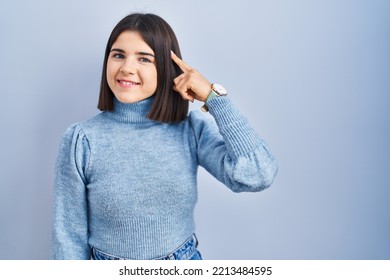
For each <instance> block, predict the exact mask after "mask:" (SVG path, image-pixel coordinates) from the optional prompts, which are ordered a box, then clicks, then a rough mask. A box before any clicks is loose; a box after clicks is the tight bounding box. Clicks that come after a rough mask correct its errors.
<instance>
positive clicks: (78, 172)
mask: <svg viewBox="0 0 390 280" xmlns="http://www.w3.org/2000/svg"><path fill="white" fill-rule="evenodd" d="M89 154H90V151H89V145H88V140H87V138H86V136H85V135H84V133H83V131H82V130H81V128H80V127H79V126H78V125H77V124H74V125H72V126H71V127H69V128H68V129H67V130H66V132H65V134H64V136H63V138H62V142H61V144H60V148H59V154H58V157H57V162H56V167H55V182H54V183H55V184H54V221H53V231H52V254H53V258H54V259H90V248H89V245H88V214H87V209H88V208H87V195H86V176H85V173H86V170H87V167H88V160H89Z"/></svg>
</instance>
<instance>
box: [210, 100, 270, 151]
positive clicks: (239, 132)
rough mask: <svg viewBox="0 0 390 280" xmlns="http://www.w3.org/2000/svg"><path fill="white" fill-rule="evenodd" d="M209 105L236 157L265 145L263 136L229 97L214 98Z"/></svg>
mask: <svg viewBox="0 0 390 280" xmlns="http://www.w3.org/2000/svg"><path fill="white" fill-rule="evenodd" d="M207 107H208V108H209V112H210V114H211V115H212V116H213V117H214V119H215V121H216V122H217V125H218V127H219V129H220V133H221V134H222V136H223V137H224V139H225V141H226V142H227V143H226V144H227V145H228V146H229V147H231V149H232V150H233V153H234V155H235V156H236V157H239V156H242V155H248V154H249V153H252V152H253V151H255V150H257V149H259V148H261V147H262V146H263V144H262V140H261V138H260V137H259V136H258V135H257V133H256V131H255V130H254V129H253V128H252V127H251V126H250V125H249V122H248V121H247V119H246V118H245V117H244V116H243V115H242V114H241V112H240V111H239V110H238V109H237V108H236V107H235V106H234V105H233V103H232V101H231V100H230V99H229V98H227V97H225V96H221V97H218V98H213V99H211V100H209V101H208V102H207Z"/></svg>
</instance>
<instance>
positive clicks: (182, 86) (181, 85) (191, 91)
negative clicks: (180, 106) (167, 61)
mask: <svg viewBox="0 0 390 280" xmlns="http://www.w3.org/2000/svg"><path fill="white" fill-rule="evenodd" d="M171 58H172V60H173V61H174V62H175V63H176V64H177V65H178V66H179V68H180V69H181V70H182V71H183V73H182V74H181V75H179V76H177V77H176V78H175V79H174V80H173V89H174V90H175V91H177V92H178V93H179V94H180V95H181V96H182V97H183V99H185V100H189V101H191V102H193V101H194V100H195V99H196V100H199V101H205V100H206V98H207V96H208V94H209V93H210V90H211V83H210V82H209V81H207V80H206V79H205V78H204V77H203V76H202V75H201V74H200V73H199V72H198V71H197V70H195V69H194V68H192V67H190V66H189V65H187V64H186V63H185V62H184V61H183V60H181V59H180V58H179V57H178V56H177V55H176V54H175V53H174V52H171Z"/></svg>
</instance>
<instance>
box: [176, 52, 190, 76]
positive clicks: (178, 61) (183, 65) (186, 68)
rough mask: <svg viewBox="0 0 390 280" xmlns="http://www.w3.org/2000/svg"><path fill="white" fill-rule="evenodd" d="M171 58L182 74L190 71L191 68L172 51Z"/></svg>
mask: <svg viewBox="0 0 390 280" xmlns="http://www.w3.org/2000/svg"><path fill="white" fill-rule="evenodd" d="M171 58H172V60H173V61H174V62H175V63H176V64H177V66H179V68H180V69H181V70H182V71H183V72H187V71H190V70H191V67H190V66H188V65H187V64H186V63H185V62H184V61H183V60H181V59H180V58H179V57H178V56H177V55H176V54H175V53H174V52H173V51H171Z"/></svg>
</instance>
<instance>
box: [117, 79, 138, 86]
mask: <svg viewBox="0 0 390 280" xmlns="http://www.w3.org/2000/svg"><path fill="white" fill-rule="evenodd" d="M117 82H118V83H119V84H120V85H123V86H138V85H140V83H136V82H132V81H125V80H117Z"/></svg>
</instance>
